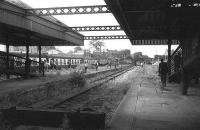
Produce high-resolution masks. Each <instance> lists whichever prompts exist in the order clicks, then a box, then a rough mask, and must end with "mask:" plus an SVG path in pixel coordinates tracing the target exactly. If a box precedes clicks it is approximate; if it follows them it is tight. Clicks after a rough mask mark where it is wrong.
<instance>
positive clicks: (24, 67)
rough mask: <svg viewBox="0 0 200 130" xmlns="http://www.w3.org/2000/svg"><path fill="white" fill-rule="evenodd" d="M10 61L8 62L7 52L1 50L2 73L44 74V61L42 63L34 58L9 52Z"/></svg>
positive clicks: (0, 63) (0, 64)
mask: <svg viewBox="0 0 200 130" xmlns="http://www.w3.org/2000/svg"><path fill="white" fill-rule="evenodd" d="M8 57H9V59H8V60H9V61H8V62H7V54H6V52H1V51H0V74H8V75H20V76H26V75H27V74H29V75H38V74H40V72H42V73H43V75H44V63H40V64H41V65H40V66H41V67H40V66H39V62H37V61H34V60H30V59H28V60H26V58H24V57H20V56H17V55H13V54H9V56H8Z"/></svg>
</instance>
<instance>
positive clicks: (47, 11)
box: [26, 5, 111, 16]
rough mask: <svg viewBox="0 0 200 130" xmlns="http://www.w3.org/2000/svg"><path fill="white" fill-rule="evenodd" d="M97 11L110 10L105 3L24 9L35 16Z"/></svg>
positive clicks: (92, 12) (104, 11) (94, 12)
mask: <svg viewBox="0 0 200 130" xmlns="http://www.w3.org/2000/svg"><path fill="white" fill-rule="evenodd" d="M97 13H111V11H110V10H109V9H108V6H106V5H97V6H74V7H52V8H34V9H26V14H27V15H37V16H47V15H73V14H97Z"/></svg>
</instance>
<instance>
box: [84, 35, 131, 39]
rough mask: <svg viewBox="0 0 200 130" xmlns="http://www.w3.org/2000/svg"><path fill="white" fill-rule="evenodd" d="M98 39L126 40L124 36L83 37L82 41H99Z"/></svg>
mask: <svg viewBox="0 0 200 130" xmlns="http://www.w3.org/2000/svg"><path fill="white" fill-rule="evenodd" d="M100 39H107V40H110V39H128V37H127V36H126V35H113V36H84V40H100Z"/></svg>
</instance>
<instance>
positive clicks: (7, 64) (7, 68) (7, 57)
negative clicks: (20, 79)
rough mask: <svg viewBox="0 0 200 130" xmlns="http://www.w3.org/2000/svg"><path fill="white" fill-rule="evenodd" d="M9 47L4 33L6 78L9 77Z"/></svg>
mask: <svg viewBox="0 0 200 130" xmlns="http://www.w3.org/2000/svg"><path fill="white" fill-rule="evenodd" d="M9 48H10V45H9V42H8V35H6V70H7V71H6V72H7V74H6V78H7V79H10V62H9V60H10V59H9Z"/></svg>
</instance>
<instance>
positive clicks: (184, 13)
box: [105, 0, 200, 44]
mask: <svg viewBox="0 0 200 130" xmlns="http://www.w3.org/2000/svg"><path fill="white" fill-rule="evenodd" d="M105 2H106V4H107V5H108V6H109V8H110V10H111V11H112V13H113V14H114V16H115V18H116V19H117V21H118V22H119V24H120V25H121V27H122V29H124V30H125V33H126V34H127V36H128V37H129V39H130V40H131V43H132V44H135V42H134V41H135V40H146V41H148V40H156V39H157V40H158V39H160V40H168V39H172V40H180V39H181V38H182V37H184V36H183V34H182V31H183V30H185V29H192V28H193V27H191V26H193V25H194V24H195V23H198V22H199V21H200V20H199V13H200V11H199V6H200V4H199V3H196V2H195V1H192V0H191V1H190V2H185V1H184V0H182V1H180V0H105ZM195 4H196V6H194V5H195ZM197 5H198V6H197ZM186 26H187V27H186ZM196 27H197V26H196Z"/></svg>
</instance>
